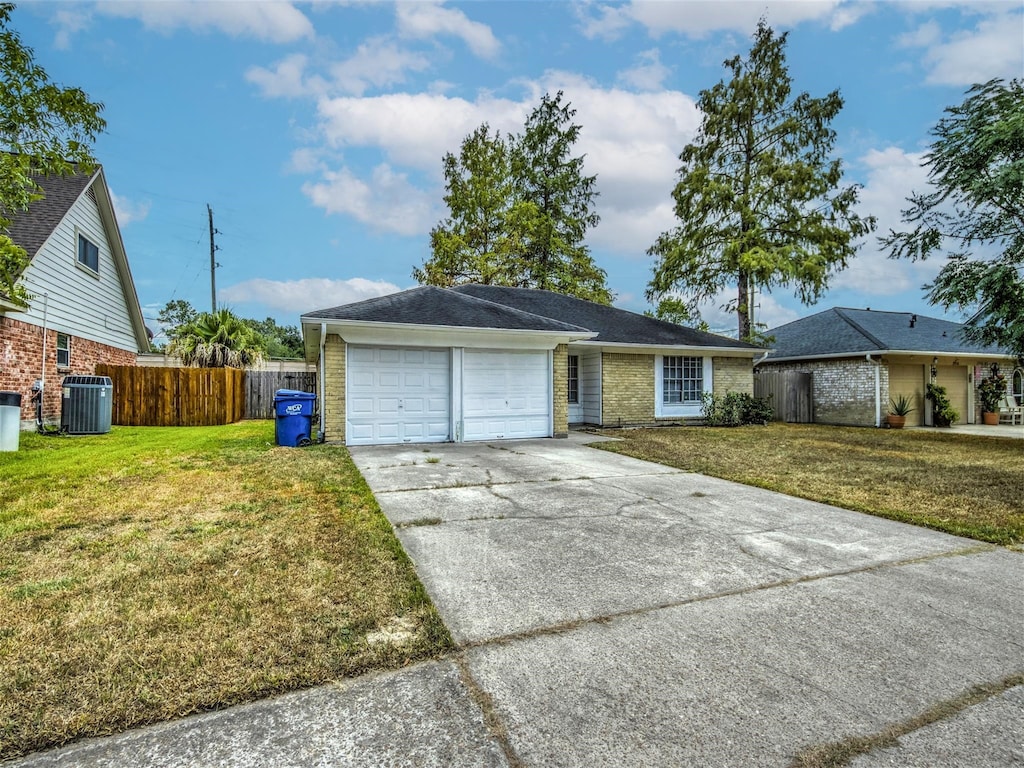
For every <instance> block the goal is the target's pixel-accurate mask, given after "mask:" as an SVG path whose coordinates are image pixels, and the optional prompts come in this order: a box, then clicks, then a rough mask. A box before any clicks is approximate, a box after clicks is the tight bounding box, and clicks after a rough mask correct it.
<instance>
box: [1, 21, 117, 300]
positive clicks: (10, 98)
mask: <svg viewBox="0 0 1024 768" xmlns="http://www.w3.org/2000/svg"><path fill="white" fill-rule="evenodd" d="M13 10H14V4H13V3H0V150H2V151H0V299H6V300H7V301H9V302H12V303H14V304H16V305H19V306H28V302H29V300H30V299H31V296H29V295H28V293H27V292H26V291H25V289H24V287H23V286H21V285H19V284H18V278H20V277H21V273H22V271H23V270H24V269H25V267H26V266H27V265H28V255H27V254H26V253H25V249H24V248H21V247H20V246H18V245H16V244H15V243H14V242H13V241H12V240H11V238H10V237H9V236H8V234H7V229H8V227H10V225H11V217H12V216H14V215H15V214H16V213H18V212H19V211H24V210H26V209H27V208H28V206H29V204H30V203H31V202H32V201H34V200H38V199H40V198H41V197H42V196H43V194H42V189H41V188H40V187H39V184H38V183H36V181H35V179H36V178H37V177H39V176H67V175H70V174H73V173H75V172H76V170H77V171H79V172H83V173H86V172H90V171H91V170H92V166H94V165H95V162H96V161H95V158H93V156H92V143H93V141H95V139H96V136H97V135H99V134H100V133H101V132H102V131H103V129H104V128H105V127H106V121H104V119H103V118H102V117H101V116H100V113H101V112H102V111H103V105H102V104H100V103H98V102H92V101H89V97H88V95H87V94H86V93H85V92H84V91H82V90H80V89H78V88H64V87H61V86H58V85H55V84H54V83H53V82H51V80H50V78H49V76H48V75H47V74H46V70H44V69H43V68H42V67H41V66H39V64H37V63H36V62H35V53H34V52H33V50H32V49H31V48H29V47H27V46H25V45H24V44H23V43H22V42H21V37H20V36H19V35H18V33H17V32H15V31H14V30H13V29H11V28H10V26H9V25H10V20H11V12H12V11H13ZM76 164H77V168H76Z"/></svg>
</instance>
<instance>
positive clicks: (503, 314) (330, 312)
mask: <svg viewBox="0 0 1024 768" xmlns="http://www.w3.org/2000/svg"><path fill="white" fill-rule="evenodd" d="M303 317H304V318H305V319H317V320H361V321H365V322H377V323H400V324H408V325H440V326H452V327H456V328H496V329H501V330H516V331H563V332H567V333H587V329H586V328H581V327H580V326H577V325H571V324H570V323H565V322H562V321H561V320H554V319H552V318H550V317H542V316H539V315H535V314H531V313H529V312H524V311H522V310H519V309H515V308H512V307H508V306H504V305H502V304H496V303H494V302H491V301H487V300H485V299H482V298H477V297H474V296H468V295H464V294H461V293H455V292H454V291H451V290H448V289H446V288H436V287H434V286H430V285H424V286H420V287H419V288H412V289H410V290H408V291H402V292H401V293H392V294H389V295H387V296H379V297H377V298H375V299H367V300H366V301H359V302H356V303H355V304H344V305H342V306H340V307H333V308H330V309H318V310H315V311H313V312H309V313H307V314H306V315H304V316H303Z"/></svg>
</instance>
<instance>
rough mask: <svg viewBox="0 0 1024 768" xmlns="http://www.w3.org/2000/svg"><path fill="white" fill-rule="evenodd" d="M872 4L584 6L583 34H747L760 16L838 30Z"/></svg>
mask: <svg viewBox="0 0 1024 768" xmlns="http://www.w3.org/2000/svg"><path fill="white" fill-rule="evenodd" d="M869 8H870V6H869V5H868V4H866V3H850V2H845V3H844V2H842V0H768V1H767V2H750V1H749V0H719V1H718V2H691V3H669V2H660V1H659V0H633V2H631V3H630V4H628V5H625V6H618V5H601V4H595V5H594V6H585V9H586V10H590V14H589V15H586V10H584V11H581V14H582V26H583V34H584V35H586V36H587V37H591V38H593V37H600V38H606V39H613V38H615V37H617V36H618V35H619V34H620V33H621V32H622V31H623V30H624V29H625V28H626V27H627V26H629V24H630V23H637V24H640V25H642V26H644V27H646V28H647V32H648V34H649V35H651V36H652V37H660V36H661V35H663V34H665V33H679V34H684V35H687V36H688V37H693V38H699V37H704V36H705V35H707V34H709V33H711V32H716V31H721V30H732V31H737V32H743V33H746V34H750V33H752V32H753V31H754V29H755V27H756V26H757V22H758V19H760V18H761V17H762V16H763V17H765V18H766V19H767V20H768V23H769V24H771V25H772V26H773V27H792V26H794V25H796V24H799V23H801V22H805V21H821V22H826V23H828V24H829V26H830V27H831V28H832V29H840V28H842V27H844V26H846V25H848V24H851V23H853V22H854V21H856V20H857V19H859V18H860V16H862V15H863V14H864V13H865V12H867V10H868V9H869Z"/></svg>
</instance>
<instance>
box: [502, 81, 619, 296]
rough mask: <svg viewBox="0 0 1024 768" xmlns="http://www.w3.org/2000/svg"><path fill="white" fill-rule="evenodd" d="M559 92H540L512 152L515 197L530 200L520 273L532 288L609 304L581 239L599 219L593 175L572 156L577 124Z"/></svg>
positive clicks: (600, 272) (599, 274)
mask: <svg viewBox="0 0 1024 768" xmlns="http://www.w3.org/2000/svg"><path fill="white" fill-rule="evenodd" d="M562 95H563V94H562V91H559V92H558V93H557V94H556V95H555V97H554V98H551V96H550V95H549V94H544V96H543V98H542V99H541V102H540V104H539V105H538V106H537V107H536V108H535V109H534V110H533V112H532V113H531V114H530V116H529V118H527V120H526V126H525V129H524V131H523V134H522V136H520V137H518V138H517V140H516V142H515V147H514V149H513V153H512V169H513V174H514V177H515V185H516V194H517V197H518V198H519V199H520V200H522V201H526V202H529V203H532V204H533V211H532V212H533V216H532V218H530V219H528V220H527V221H526V222H524V223H525V229H524V232H523V235H524V242H523V251H522V259H523V261H524V266H525V279H526V281H527V282H528V284H529V285H531V286H532V287H535V288H542V289H545V290H550V291H556V292H558V293H568V294H572V295H574V296H578V297H580V298H584V299H588V300H590V301H597V302H600V303H602V304H610V303H611V293H610V292H609V291H608V288H607V285H606V283H605V279H606V275H605V271H604V270H603V269H601V268H599V267H598V266H597V265H596V264H595V263H594V260H593V258H592V257H591V255H590V249H589V248H588V247H587V245H586V243H585V242H584V240H585V238H586V234H587V230H588V229H589V228H591V227H595V226H597V224H598V222H599V221H600V217H599V216H598V215H597V212H596V211H595V210H594V200H595V198H596V197H597V194H598V193H597V190H596V189H595V188H594V187H595V183H596V181H597V177H596V176H585V175H584V174H583V160H584V157H583V155H580V156H578V157H573V156H572V150H573V146H574V145H575V144H576V141H577V140H578V139H579V135H580V126H579V125H578V124H576V123H574V122H573V117H574V116H575V115H576V110H574V109H572V107H571V105H570V104H564V105H563V104H562Z"/></svg>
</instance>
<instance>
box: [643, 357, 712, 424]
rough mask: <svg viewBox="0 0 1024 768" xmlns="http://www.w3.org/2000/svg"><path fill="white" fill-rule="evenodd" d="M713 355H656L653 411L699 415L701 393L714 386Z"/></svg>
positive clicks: (664, 414)
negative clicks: (711, 356) (712, 379)
mask: <svg viewBox="0 0 1024 768" xmlns="http://www.w3.org/2000/svg"><path fill="white" fill-rule="evenodd" d="M711 377H712V370H711V358H710V357H694V356H690V355H657V356H656V357H655V359H654V415H655V417H657V418H673V417H697V416H700V415H701V397H702V395H703V394H704V393H705V392H711V391H713V389H712V381H711Z"/></svg>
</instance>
